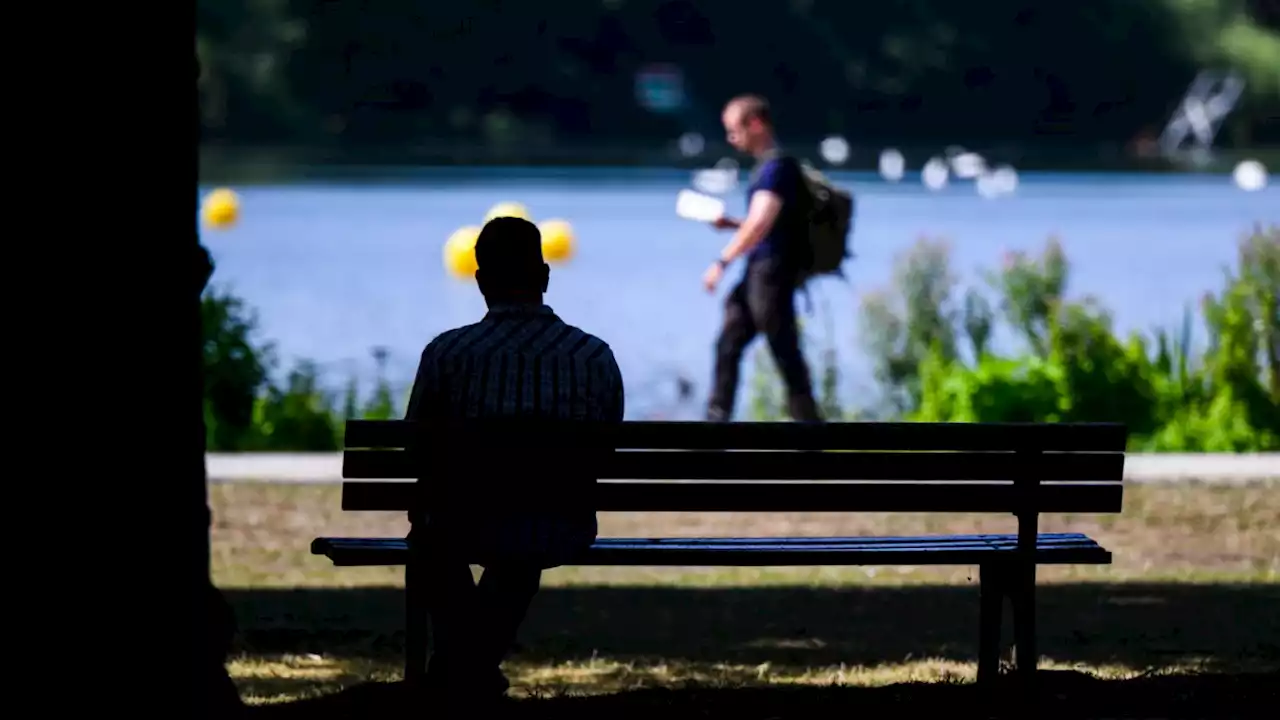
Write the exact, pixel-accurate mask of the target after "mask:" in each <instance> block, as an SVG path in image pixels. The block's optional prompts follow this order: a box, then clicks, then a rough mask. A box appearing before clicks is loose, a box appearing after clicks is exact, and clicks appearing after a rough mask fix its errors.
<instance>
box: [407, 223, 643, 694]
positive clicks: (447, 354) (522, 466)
mask: <svg viewBox="0 0 1280 720" xmlns="http://www.w3.org/2000/svg"><path fill="white" fill-rule="evenodd" d="M475 253H476V263H477V266H478V268H479V269H478V270H477V271H476V282H477V284H478V285H479V288H480V292H481V293H482V294H483V295H484V298H485V302H486V303H487V305H488V308H489V311H488V313H487V314H486V315H485V316H484V318H483V319H482V320H480V322H477V323H474V324H471V325H467V326H464V327H460V328H456V329H453V330H449V331H446V332H444V333H442V334H441V335H439V336H438V337H436V338H435V339H434V340H432V341H431V343H430V344H428V345H427V347H426V349H425V350H424V351H423V353H422V359H421V363H420V364H419V366H418V374H417V377H416V378H415V380H414V386H413V392H412V394H411V396H410V400H409V407H408V412H407V414H406V419H408V420H415V421H420V422H423V423H424V424H425V425H427V426H428V427H429V426H430V424H431V421H433V420H434V421H438V422H439V423H444V424H447V423H449V422H450V421H469V420H490V419H498V420H502V419H512V420H515V421H517V422H520V421H523V420H526V419H527V420H528V421H529V422H530V427H537V426H540V425H544V424H546V423H549V422H553V421H560V420H563V421H570V422H580V421H581V422H587V423H603V424H604V425H605V426H606V427H612V426H616V425H618V424H620V423H621V422H622V415H623V386H622V373H621V372H620V371H619V369H618V364H617V362H616V360H615V359H614V356H613V352H612V350H611V349H610V348H609V345H608V344H607V343H605V342H604V341H603V340H601V339H599V338H597V337H595V336H593V335H590V334H588V333H586V332H583V331H582V330H580V329H578V328H576V327H573V326H571V325H568V324H566V323H565V322H564V321H562V320H561V319H560V318H559V317H557V316H556V315H555V313H553V312H552V310H551V308H549V307H547V306H546V305H544V304H543V293H545V292H546V289H547V283H548V280H549V277H550V268H549V267H548V266H547V264H546V263H545V262H544V260H543V257H542V241H541V236H540V234H539V232H538V229H537V227H536V226H535V225H533V224H532V223H530V222H528V221H525V220H521V219H517V218H508V217H503V218H496V219H494V220H492V221H490V222H489V223H488V224H486V225H485V226H484V229H483V230H482V231H481V233H480V237H479V239H478V240H477V241H476V249H475ZM427 432H430V430H429V429H428V430H427ZM482 442H483V441H482ZM455 450H457V449H456V448H455ZM468 450H479V452H474V453H473V454H474V455H477V456H482V457H479V458H478V460H477V462H480V464H481V465H482V466H483V464H484V463H483V462H481V461H482V460H483V459H485V458H489V459H492V458H493V457H494V456H499V457H503V459H504V460H505V461H506V462H505V465H506V466H507V468H509V469H508V470H507V471H506V474H507V475H508V476H510V475H515V474H519V475H523V477H516V478H511V477H507V478H493V477H464V478H457V479H456V482H458V483H461V484H463V485H472V486H473V488H472V489H473V490H474V485H476V484H481V485H483V486H484V487H486V488H487V490H488V491H491V492H493V493H502V492H504V491H503V490H502V488H503V486H504V485H511V484H512V483H514V484H515V485H516V486H525V487H528V486H531V485H533V484H534V483H541V482H544V481H543V480H542V479H541V478H553V479H551V480H547V481H545V482H548V483H552V482H555V479H554V478H555V476H557V475H558V474H561V475H562V471H563V472H570V473H571V472H572V470H569V469H568V467H569V466H565V467H564V468H562V467H559V466H558V465H556V466H551V467H540V466H539V465H545V464H546V463H545V462H542V461H539V460H535V459H534V458H532V457H521V454H522V451H521V450H520V449H518V448H504V447H501V446H495V447H489V448H468ZM539 457H541V455H540V456H539ZM568 460H569V458H566V461H568ZM455 474H463V473H455ZM475 474H476V475H478V476H479V475H490V474H491V473H485V472H477V473H475ZM453 479H454V478H449V479H446V480H445V481H446V482H448V481H449V480H453ZM585 480H586V482H588V483H589V485H588V486H587V487H594V484H595V476H594V475H593V476H591V477H590V478H585ZM484 492H485V491H484V490H481V491H479V493H478V497H481V498H483V497H484ZM535 492H536V491H535ZM427 509H428V513H430V516H429V517H428V518H427V520H426V524H425V527H424V526H422V522H421V521H419V522H417V523H415V525H414V529H413V530H412V531H411V532H410V538H411V541H412V542H413V543H414V546H415V548H418V549H419V550H420V551H421V554H420V556H419V557H421V561H420V563H421V564H420V566H419V568H420V570H418V571H420V572H422V573H424V574H426V575H427V577H426V578H423V582H422V587H423V593H424V594H425V595H426V598H425V604H426V606H427V608H428V613H429V615H430V618H431V626H432V638H433V646H434V649H433V652H432V658H431V662H430V666H429V670H428V673H427V686H428V687H430V688H432V689H433V690H436V691H445V692H448V693H450V694H456V693H462V694H465V695H468V696H472V697H469V698H467V699H485V698H496V697H498V696H501V695H503V694H504V693H505V692H506V690H507V687H508V682H507V679H506V677H504V676H503V674H502V671H501V669H500V665H501V662H502V659H503V657H504V656H505V655H506V653H507V651H508V649H509V648H510V647H511V646H512V645H513V644H514V641H515V636H516V632H517V630H518V629H519V626H520V624H521V622H522V621H523V620H524V616H525V613H526V612H527V610H528V607H529V603H530V601H532V599H533V596H534V595H535V594H536V593H537V591H538V587H539V584H540V582H541V578H542V571H543V570H544V569H547V568H552V567H556V566H558V565H563V564H566V563H568V562H569V561H570V560H571V559H572V558H574V557H575V556H576V555H578V554H579V553H581V552H583V551H584V550H585V549H586V548H587V547H589V546H590V545H591V543H592V542H594V540H595V538H596V516H595V511H594V509H587V508H586V507H585V506H584V509H580V510H573V509H565V510H563V511H558V512H556V511H552V510H523V511H521V510H513V511H509V510H507V509H498V508H495V507H485V506H484V504H483V502H481V503H480V504H478V505H477V504H474V503H472V504H470V505H469V506H467V507H450V508H449V509H448V510H447V511H446V512H444V513H441V512H438V511H437V512H434V513H432V512H431V510H430V505H429V504H428V506H427ZM471 562H474V563H476V564H479V565H482V566H483V567H484V574H483V575H482V577H481V579H480V582H479V584H478V585H477V584H476V583H475V582H474V581H473V579H472V575H471V569H470V566H469V563H471Z"/></svg>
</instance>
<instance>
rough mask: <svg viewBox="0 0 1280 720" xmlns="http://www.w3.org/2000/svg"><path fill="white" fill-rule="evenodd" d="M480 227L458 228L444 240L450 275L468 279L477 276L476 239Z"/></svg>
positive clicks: (445, 262)
mask: <svg viewBox="0 0 1280 720" xmlns="http://www.w3.org/2000/svg"><path fill="white" fill-rule="evenodd" d="M479 237H480V228H478V227H476V226H475V225H468V226H466V227H462V228H458V229H457V230H455V231H454V232H453V234H452V235H450V236H449V239H448V240H445V241H444V268H445V270H448V271H449V274H450V275H453V276H454V277H456V278H458V279H460V280H467V279H471V278H474V277H475V276H476V269H477V268H478V267H479V266H478V265H477V264H476V239H477V238H479Z"/></svg>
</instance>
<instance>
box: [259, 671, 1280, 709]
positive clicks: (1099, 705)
mask: <svg viewBox="0 0 1280 720" xmlns="http://www.w3.org/2000/svg"><path fill="white" fill-rule="evenodd" d="M1040 675H1041V679H1040V682H1039V683H1038V686H1039V688H1040V692H1039V697H1038V698H1037V703H1036V710H1037V713H1036V717H1040V718H1170V717H1194V718H1228V717H1230V718H1253V717H1257V718H1262V717H1270V716H1271V715H1270V713H1272V712H1274V710H1275V707H1276V703H1277V701H1280V675H1277V674H1269V675H1268V674H1245V675H1212V674H1203V675H1154V676H1148V677H1138V678H1134V679H1128V680H1096V679H1093V678H1091V677H1090V676H1087V675H1084V674H1081V673H1075V672H1051V671H1040ZM977 693H978V688H977V687H976V686H973V685H967V684H948V683H911V684H900V685H890V686H885V687H878V688H839V687H831V688H804V687H800V688H780V689H772V688H706V689H698V688H692V689H679V690H638V691H634V692H624V693H619V694H616V695H606V696H594V697H551V698H536V699H535V698H531V699H523V700H511V701H509V702H507V703H505V704H504V705H502V706H500V707H499V708H497V709H495V710H496V712H495V713H494V714H496V715H497V716H499V717H513V718H548V719H551V718H554V719H555V720H571V719H573V718H583V719H584V720H586V719H590V720H599V719H600V718H611V717H614V718H616V717H655V716H657V714H658V713H661V717H662V718H664V720H675V719H677V718H695V717H696V718H705V717H716V718H740V719H742V720H752V719H755V718H759V719H761V720H764V719H765V718H772V719H775V720H788V719H790V718H836V717H841V718H847V717H852V716H855V715H856V716H857V717H868V718H870V717H891V716H893V717H936V716H938V713H940V712H945V717H947V718H948V719H952V718H957V719H958V718H969V717H991V716H992V715H991V714H989V713H987V712H985V711H983V710H981V709H980V708H982V707H983V706H982V703H981V698H980V697H979V695H978V694H977ZM422 702H423V701H422V699H421V698H415V697H413V696H412V695H411V694H410V693H409V691H408V690H407V689H406V686H404V685H403V684H401V683H366V684H362V685H359V686H356V687H352V688H350V689H347V690H344V691H342V692H340V693H335V694H333V695H329V696H326V697H321V698H315V699H311V700H303V701H299V702H295V703H288V704H281V705H276V706H259V707H254V708H251V710H250V712H249V713H247V714H246V716H247V717H250V718H260V719H261V720H292V719H293V718H298V719H299V720H301V719H302V718H306V719H308V720H311V719H315V720H320V719H322V718H324V719H327V718H366V717H368V718H396V717H401V716H405V717H420V716H423V715H424V712H423V710H422V708H423V704H422ZM457 710H458V712H456V713H454V714H451V715H449V714H446V715H442V714H440V713H441V711H439V710H436V711H435V712H433V713H426V714H427V715H428V716H429V717H442V716H458V717H463V716H469V715H471V714H472V713H474V712H475V710H474V709H471V708H458V709H457ZM997 712H1000V714H999V715H997V717H1000V716H1003V717H1014V716H1015V714H1014V713H1013V712H1002V711H999V710H997ZM1018 712H1021V711H1018ZM851 713H853V714H851ZM890 713H892V714H893V715H890ZM1016 716H1018V717H1025V715H1016Z"/></svg>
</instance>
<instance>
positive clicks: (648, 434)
mask: <svg viewBox="0 0 1280 720" xmlns="http://www.w3.org/2000/svg"><path fill="white" fill-rule="evenodd" d="M418 432H420V431H419V430H418V429H417V428H416V425H415V423H412V422H410V421H406V420H348V421H347V424H346V441H345V442H346V446H347V447H348V448H404V447H408V446H409V445H411V444H412V443H413V439H414V437H415V436H416V435H417V433H418ZM1127 440H1128V430H1127V429H1126V428H1125V426H1124V425H1123V424H1119V423H1054V424H1034V423H1026V424H1023V423H870V422H865V423H864V422H841V423H825V424H822V425H809V424H804V423H787V422H770V423H706V422H654V421H645V422H633V421H629V422H624V423H623V424H622V427H621V428H620V429H619V431H617V435H616V441H615V443H614V444H615V446H616V447H618V448H623V449H636V450H650V449H653V450H658V449H671V450H824V449H825V450H970V451H1001V450H1018V449H1038V450H1058V451H1064V452H1071V451H1074V452H1089V451H1092V452H1123V451H1124V449H1125V444H1126V442H1127Z"/></svg>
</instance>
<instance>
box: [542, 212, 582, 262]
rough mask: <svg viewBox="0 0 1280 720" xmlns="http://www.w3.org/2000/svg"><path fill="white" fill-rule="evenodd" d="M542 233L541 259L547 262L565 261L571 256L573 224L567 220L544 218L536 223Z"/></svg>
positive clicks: (572, 249)
mask: <svg viewBox="0 0 1280 720" xmlns="http://www.w3.org/2000/svg"><path fill="white" fill-rule="evenodd" d="M538 231H539V232H541V233H542V259H543V260H546V261H547V262H549V263H559V262H566V261H568V260H569V259H570V258H572V257H573V252H574V237H573V226H572V225H570V224H569V221H568V220H546V221H544V222H542V223H540V224H539V225H538Z"/></svg>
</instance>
